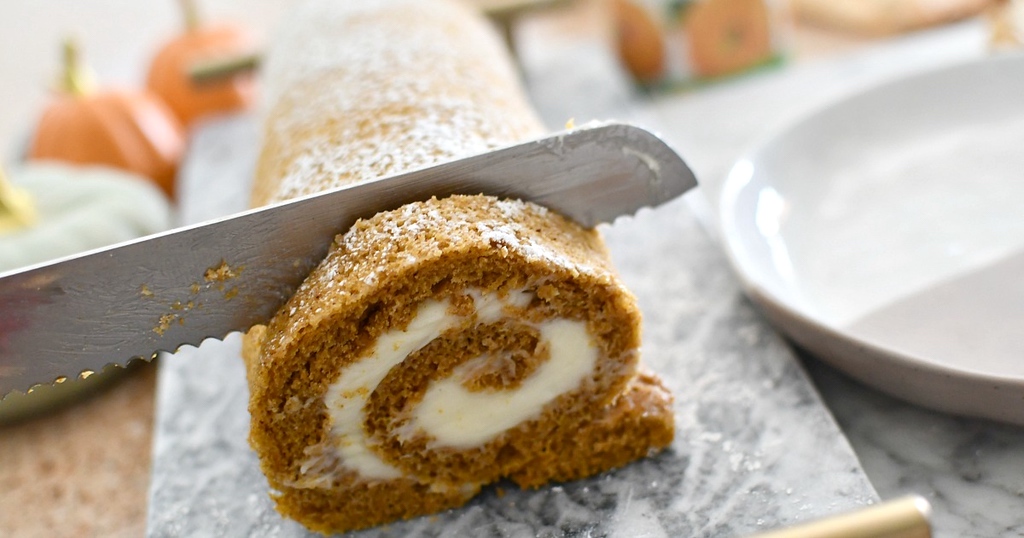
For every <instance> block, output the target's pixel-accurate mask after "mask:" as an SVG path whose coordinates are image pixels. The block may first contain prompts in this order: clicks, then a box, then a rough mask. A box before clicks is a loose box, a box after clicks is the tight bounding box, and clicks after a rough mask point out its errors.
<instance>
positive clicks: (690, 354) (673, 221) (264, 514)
mask: <svg viewBox="0 0 1024 538" xmlns="http://www.w3.org/2000/svg"><path fill="white" fill-rule="evenodd" d="M257 143H258V142H257V135H256V129H255V127H254V122H253V121H252V119H251V118H249V117H245V116H241V117H235V118H227V119H221V120H217V121H214V122H211V123H208V124H207V125H205V126H203V127H202V128H201V129H200V130H199V131H198V132H196V133H195V134H194V136H193V144H192V148H191V151H190V153H189V156H188V159H187V162H186V163H185V166H184V168H183V170H182V175H181V181H182V186H181V189H182V191H181V192H182V207H183V210H184V215H183V218H184V219H185V220H186V221H188V222H196V221H200V220H204V219H208V218H212V217H215V216H218V215H223V214H228V213H231V212H233V211H237V210H241V209H243V208H244V207H245V205H246V200H247V191H248V182H249V178H250V177H251V174H252V168H253V163H254V160H255V154H256V146H257ZM604 233H605V236H606V238H607V240H608V244H609V246H610V248H611V251H612V254H613V257H614V259H615V262H616V265H617V267H618V268H619V269H620V272H621V273H622V276H623V278H624V279H625V281H626V283H627V284H628V285H629V286H630V288H631V289H632V290H633V291H634V293H635V294H636V295H637V297H638V299H639V302H640V305H641V308H642V310H643V312H644V344H643V345H644V350H643V353H644V360H645V362H646V363H647V364H648V365H649V366H650V367H651V368H652V369H654V370H655V371H657V372H659V373H660V374H661V375H662V376H663V377H664V378H665V379H666V381H667V383H668V385H669V387H670V388H671V389H672V391H673V392H674V394H675V396H676V404H675V410H676V428H677V433H676V440H675V442H674V443H673V445H672V446H671V447H670V448H669V449H668V450H666V451H665V452H663V453H662V454H660V455H658V456H656V457H653V458H649V459H646V460H643V461H639V462H636V463H634V464H632V465H629V466H627V467H625V468H622V469H618V470H615V471H612V472H609V473H605V474H602V475H600V476H597V477H593V478H591V479H587V480H580V481H577V482H571V483H563V484H556V485H551V486H549V487H545V488H541V489H538V490H530V491H522V490H519V489H517V488H516V487H515V486H512V485H508V484H501V485H499V487H497V488H491V489H487V490H485V491H484V492H483V493H482V494H481V495H480V496H479V497H477V498H476V499H474V500H472V501H471V502H470V503H469V504H467V505H466V506H465V507H463V508H460V509H456V510H451V511H448V512H444V513H441V514H438V515H436V516H430V517H424V518H419V519H415V520H411V521H407V522H401V523H396V524H392V525H389V526H386V527H382V528H379V529H372V530H369V531H364V532H362V533H357V534H356V535H357V536H367V537H369V536H651V537H660V536H743V535H746V534H750V533H754V532H757V531H763V530H767V529H770V528H775V527H779V526H785V525H791V524H794V523H797V522H801V521H806V520H809V519H813V518H815V517H819V516H824V515H828V514H833V513H836V512H840V511H844V510H850V509H854V508H857V507H860V506H863V505H866V504H870V503H872V502H874V501H875V500H877V495H876V493H875V491H874V489H873V488H872V486H871V484H870V483H869V482H868V480H867V478H866V477H865V475H864V473H863V471H862V469H861V467H860V465H859V463H858V462H857V459H856V457H855V455H854V454H853V452H852V451H851V449H850V446H849V445H848V443H847V441H846V439H845V438H844V437H843V435H842V433H841V432H840V431H839V429H838V427H837V426H836V424H835V422H834V421H833V419H832V417H831V415H830V414H829V412H828V411H827V409H826V408H825V407H824V405H823V404H822V402H821V399H820V398H819V396H818V394H817V393H816V392H815V390H814V388H813V386H812V385H811V383H810V381H809V380H808V378H807V376H806V374H805V372H804V371H803V370H802V368H801V366H800V364H799V362H798V361H797V360H796V359H795V358H794V356H793V354H792V352H791V351H790V350H789V349H788V348H787V347H786V345H785V344H784V343H783V342H782V340H781V339H780V338H779V337H778V336H777V335H776V333H775V332H773V331H772V330H771V328H770V327H769V326H768V325H767V324H766V322H765V321H763V320H762V319H761V318H760V317H759V316H758V315H757V314H756V313H755V311H754V310H753V309H752V307H751V305H750V304H749V303H748V302H747V301H746V300H745V299H744V298H743V296H742V294H741V292H740V290H739V288H738V285H737V283H736V281H735V279H734V277H733V276H732V273H731V272H730V270H729V268H728V266H727V263H726V260H725V259H724V257H723V255H722V254H721V252H720V251H719V249H718V247H717V246H716V245H715V243H714V242H713V240H712V239H711V238H709V237H708V236H707V235H706V232H705V231H704V229H703V228H702V227H701V225H700V224H699V223H698V221H697V219H696V217H695V216H694V215H693V212H692V211H691V208H690V204H689V203H688V201H687V200H686V199H681V200H677V201H675V202H673V203H670V204H668V205H666V206H663V207H661V208H658V209H656V210H643V211H641V212H640V213H639V214H638V215H636V216H635V217H627V218H621V219H619V220H618V221H617V222H616V223H615V224H614V225H611V226H608V227H606V228H605V229H604ZM161 361H162V363H161V365H160V374H159V385H158V400H157V422H156V439H155V443H154V457H153V475H152V483H151V488H150V507H149V517H148V522H147V535H148V536H154V537H157V536H159V537H164V536H306V535H307V534H308V533H307V532H306V531H305V530H304V529H303V528H302V527H300V526H299V525H297V524H295V523H293V522H291V521H288V520H284V519H282V518H281V517H280V516H278V515H277V513H276V512H275V511H274V509H273V506H272V502H271V501H270V499H269V497H268V495H267V493H268V488H267V484H266V481H265V479H264V478H263V476H262V474H261V473H260V471H259V469H258V464H257V461H256V457H255V455H254V454H253V453H252V452H251V451H250V449H249V447H248V445H247V442H246V436H247V433H248V420H249V419H248V414H247V411H246V403H247V398H248V395H247V389H246V386H245V381H244V372H243V366H242V362H241V359H240V357H239V338H238V337H237V335H234V336H232V337H229V338H228V339H227V340H226V341H224V342H219V341H212V340H211V341H207V342H206V343H204V344H203V345H202V346H200V347H199V348H186V349H183V350H181V351H179V352H178V353H177V354H176V355H174V356H165V357H163V358H162V359H161Z"/></svg>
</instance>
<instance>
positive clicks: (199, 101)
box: [146, 0, 256, 127]
mask: <svg viewBox="0 0 1024 538" xmlns="http://www.w3.org/2000/svg"><path fill="white" fill-rule="evenodd" d="M181 1H182V9H183V11H184V12H185V26H186V29H185V33H183V34H181V35H179V36H177V37H175V38H174V39H171V40H170V41H168V42H167V43H165V44H164V45H163V46H162V47H161V48H160V49H159V51H158V52H157V54H156V56H155V57H154V58H153V61H152V62H151V64H150V67H149V74H148V75H147V77H146V86H147V87H149V89H150V90H152V91H153V92H155V93H156V94H158V95H160V96H161V97H162V98H163V99H164V101H166V102H167V104H168V106H170V107H171V110H173V111H174V114H175V115H176V116H177V117H178V120H179V121H180V122H181V123H182V125H185V126H186V127H187V126H189V125H191V124H192V123H193V122H194V121H195V120H196V119H198V118H200V117H203V116H206V115H210V114H216V113H222V112H229V111H233V110H240V109H243V108H246V107H248V106H249V105H251V104H252V102H253V100H254V99H255V95H256V92H255V88H256V80H255V77H254V76H253V75H252V73H251V72H241V73H235V74H232V75H231V76H227V77H221V78H218V79H216V80H210V81H203V82H197V81H195V80H193V79H192V77H191V76H190V70H191V68H192V67H194V66H195V65H196V64H197V63H200V62H206V61H213V60H218V59H224V58H232V57H237V56H240V55H243V54H246V53H248V52H251V51H252V49H253V43H252V39H251V37H250V36H249V34H248V33H247V32H246V31H245V30H244V29H242V28H241V27H239V26H235V25H230V24H222V25H215V26H203V25H200V23H199V20H198V16H197V15H196V11H195V6H194V4H193V3H192V2H191V1H190V0H181Z"/></svg>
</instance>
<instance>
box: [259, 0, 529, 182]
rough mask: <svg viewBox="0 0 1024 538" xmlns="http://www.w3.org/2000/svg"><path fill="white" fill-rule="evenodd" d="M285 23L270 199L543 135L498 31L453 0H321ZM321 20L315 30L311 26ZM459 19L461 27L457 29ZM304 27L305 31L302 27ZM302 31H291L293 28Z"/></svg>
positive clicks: (275, 75)
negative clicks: (385, 0)
mask: <svg viewBox="0 0 1024 538" xmlns="http://www.w3.org/2000/svg"><path fill="white" fill-rule="evenodd" d="M295 17H296V18H297V19H299V20H300V21H301V22H297V23H295V24H289V25H285V30H284V32H285V33H284V34H283V35H281V36H279V40H278V41H279V42H281V43H282V46H280V47H277V48H275V49H273V50H272V51H271V53H270V54H269V56H268V58H267V60H266V65H265V69H264V72H265V74H266V88H265V92H266V102H267V103H271V104H272V106H271V108H269V109H268V110H265V111H264V115H265V116H266V117H267V120H268V121H267V125H268V127H267V130H266V132H265V134H264V136H265V148H266V151H265V153H266V155H265V156H264V157H265V158H264V161H265V162H264V165H263V166H261V169H260V172H259V175H260V177H259V178H258V180H257V182H258V185H257V198H259V191H260V186H259V183H264V184H265V186H264V187H263V191H265V192H264V193H263V197H265V198H266V199H265V200H260V199H257V200H256V201H257V202H269V201H277V200H283V199H287V198H292V197H295V196H300V195H304V194H310V193H314V192H318V191H321V190H324V189H326V188H331V187H335V186H339V185H343V184H347V183H351V182H356V181H364V180H368V179H374V178H377V177H381V176H385V175H391V174H396V173H400V172H404V171H408V170H410V169H413V168H418V167H423V166H427V165H430V164H435V163H438V162H443V161H447V160H452V159H455V158H458V157H463V156H466V155H470V154H475V153H481V152H484V151H488V150H490V149H493V148H495V147H497V146H502V145H507V144H511V143H514V142H516V141H519V140H522V139H525V138H528V137H532V136H535V135H537V134H539V133H540V132H541V126H540V122H539V121H538V120H537V119H536V118H535V117H534V115H533V114H532V112H531V111H530V108H529V107H528V106H527V104H526V101H525V98H524V97H523V95H522V94H521V92H520V90H519V84H518V81H517V80H516V73H515V72H514V71H513V70H512V69H511V62H509V61H495V59H496V58H497V59H501V58H503V57H505V56H507V53H506V52H505V51H504V50H503V45H502V44H501V42H500V41H498V40H497V39H496V36H495V35H494V33H493V31H491V29H490V28H488V27H487V26H486V25H485V24H484V23H483V22H482V21H481V20H480V18H479V17H478V16H476V15H475V14H472V13H469V12H467V11H466V9H465V8H464V7H462V6H459V5H457V4H454V3H448V2H431V3H429V5H425V3H423V2H419V1H416V0H394V1H390V2H381V1H379V0H346V1H344V2H340V1H331V0H318V1H313V2H307V3H305V4H304V5H303V7H302V9H300V10H299V11H298V12H297V13H295ZM310 28H312V31H310ZM453 28H457V29H458V30H457V31H452V29H453ZM300 29H302V30H300ZM300 31H301V32H302V33H301V35H299V34H295V35H291V34H289V33H288V32H292V33H296V32H300Z"/></svg>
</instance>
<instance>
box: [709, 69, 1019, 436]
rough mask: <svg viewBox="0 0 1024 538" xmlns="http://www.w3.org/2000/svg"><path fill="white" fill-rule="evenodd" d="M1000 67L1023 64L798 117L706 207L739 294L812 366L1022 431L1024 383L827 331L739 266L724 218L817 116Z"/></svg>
mask: <svg viewBox="0 0 1024 538" xmlns="http://www.w3.org/2000/svg"><path fill="white" fill-rule="evenodd" d="M1005 63H1014V64H1022V63H1024V53H1021V52H1012V53H1001V54H997V55H990V56H985V57H980V58H972V59H967V60H960V61H956V62H953V63H950V64H947V65H943V66H940V67H932V68H925V69H914V70H910V71H907V72H905V73H903V74H901V75H899V76H895V77H890V78H887V79H886V80H883V81H876V82H874V83H871V84H868V85H864V86H859V87H856V88H853V89H851V90H849V91H847V92H843V93H842V94H840V95H837V96H835V97H834V98H832V99H829V100H828V101H826V102H825V103H823V104H821V105H818V106H815V107H813V108H812V109H810V110H808V111H805V112H803V113H801V114H797V115H795V116H794V117H792V118H790V119H789V120H788V121H784V122H781V123H780V124H778V125H776V126H775V127H774V128H771V129H769V130H768V131H767V132H766V133H765V134H764V135H763V136H761V137H759V138H758V139H757V140H755V141H754V142H753V143H752V144H750V145H749V146H748V147H747V148H746V149H745V150H744V151H743V152H741V154H740V156H739V157H738V158H737V159H735V160H734V161H733V163H732V164H731V165H730V167H729V169H728V171H727V173H726V176H725V178H724V180H722V181H721V182H720V184H719V185H718V186H717V187H718V188H717V192H715V193H714V198H713V199H712V205H713V206H714V208H715V210H716V211H715V223H716V225H717V228H718V232H719V235H720V242H721V244H722V248H723V250H724V251H725V254H726V258H727V259H728V262H729V265H730V266H731V267H732V268H733V272H734V273H735V274H736V275H737V277H738V279H739V281H740V283H741V285H742V288H743V290H744V292H745V294H746V295H747V297H748V298H749V299H750V300H751V301H752V302H753V303H754V304H755V305H756V306H757V307H758V309H759V310H760V311H761V313H762V314H764V315H765V317H766V318H768V320H769V321H770V322H771V323H772V324H773V325H774V326H775V327H776V328H778V329H779V330H780V331H781V332H782V333H784V334H785V335H786V336H787V337H788V339H789V340H790V341H791V342H794V343H795V344H796V345H797V346H798V347H802V348H804V349H805V350H807V351H809V352H810V353H811V355H812V356H813V357H814V358H816V359H819V360H822V361H824V362H826V363H828V364H830V365H831V366H833V367H835V368H837V369H839V370H840V371H842V372H844V373H845V374H847V375H849V376H851V377H853V378H855V379H858V380H860V381H861V382H863V383H865V384H867V385H870V386H872V387H874V388H876V389H879V390H881V391H882V392H885V393H887V394H889V395H891V396H894V397H896V398H899V399H902V400H906V401H910V402H912V403H915V404H918V405H922V406H924V407H928V408H931V409H934V410H937V411H941V412H945V413H952V414H956V415H962V416H971V417H979V418H985V419H991V420H996V421H1000V422H1008V423H1012V424H1016V425H1024V376H1015V375H1005V376H1004V375H997V374H992V373H987V372H979V371H975V370H970V369H966V368H960V367H957V366H954V365H947V364H940V363H937V362H935V361H933V360H930V359H928V358H927V357H922V356H918V355H914V354H910V353H907V352H904V351H901V350H898V349H896V348H894V347H892V346H890V345H887V344H886V343H885V342H880V341H877V340H875V339H869V338H866V337H863V336H857V335H855V334H853V333H851V332H849V331H845V330H843V329H842V328H837V327H834V326H830V325H828V324H827V323H826V322H824V321H823V320H819V319H817V318H816V317H815V316H814V315H813V314H811V313H809V312H806V311H803V310H801V309H800V308H799V307H798V306H796V305H794V304H793V302H792V301H790V300H787V299H784V298H782V297H780V296H778V295H777V294H776V293H774V292H773V291H772V290H771V289H769V287H768V286H766V285H764V284H763V283H762V282H759V281H758V279H757V275H756V274H755V273H756V272H754V271H751V270H749V269H750V268H749V267H748V266H747V265H746V264H745V263H744V262H743V260H742V254H743V253H744V252H745V249H744V248H743V247H742V241H741V240H740V239H738V237H737V235H738V234H737V232H736V231H735V230H734V229H733V224H734V223H735V219H733V218H730V216H731V215H733V214H734V212H733V211H731V210H732V209H733V208H734V207H735V204H736V201H737V198H738V196H739V194H740V193H742V192H744V191H745V190H746V189H748V188H749V185H750V181H751V180H752V179H753V176H751V174H750V173H749V172H748V171H746V170H744V168H745V167H749V165H750V163H756V162H758V160H759V159H761V158H763V157H762V156H763V155H764V154H766V152H768V151H770V150H771V148H772V146H773V144H774V143H775V142H776V141H777V140H779V139H781V138H783V137H785V136H787V135H790V134H792V133H793V132H794V131H797V130H799V129H801V128H803V127H805V126H806V125H807V124H809V123H811V122H813V121H814V120H815V119H817V118H818V117H819V116H820V115H822V114H825V113H828V112H830V111H833V110H834V109H836V108H838V107H843V106H849V103H851V102H853V101H855V100H857V99H862V98H867V97H869V96H871V95H877V94H884V93H886V92H892V91H893V90H894V89H895V88H899V87H904V86H907V85H913V84H920V83H921V81H922V80H927V79H929V78H935V77H948V76H953V75H955V74H956V73H957V72H962V71H964V70H966V69H972V68H979V67H981V66H983V65H996V66H998V65H999V64H1005ZM744 176H747V177H744ZM739 182H742V184H739V185H737V183H739ZM867 364H871V365H874V366H877V367H879V372H878V375H873V374H872V373H870V372H865V371H863V369H862V368H863V367H864V366H865V365H867ZM937 387H939V388H943V387H944V388H945V389H946V390H947V391H948V390H953V391H956V392H957V393H958V394H959V393H961V392H963V393H964V394H963V395H964V396H966V397H965V398H963V399H961V400H959V401H957V399H956V398H951V397H950V395H949V394H947V393H946V392H944V391H943V390H936V388H937ZM1014 404H1015V405H1014Z"/></svg>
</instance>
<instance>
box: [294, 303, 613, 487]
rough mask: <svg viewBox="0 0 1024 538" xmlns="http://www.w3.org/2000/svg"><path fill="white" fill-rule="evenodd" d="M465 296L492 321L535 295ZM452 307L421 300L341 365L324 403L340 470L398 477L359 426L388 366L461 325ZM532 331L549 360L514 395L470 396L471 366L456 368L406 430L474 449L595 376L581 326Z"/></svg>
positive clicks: (559, 323) (551, 323) (551, 325)
mask: <svg viewBox="0 0 1024 538" xmlns="http://www.w3.org/2000/svg"><path fill="white" fill-rule="evenodd" d="M469 295H470V296H471V297H472V298H473V301H474V309H475V311H476V314H477V319H478V321H479V322H480V323H492V322H494V321H498V320H500V319H501V318H502V317H503V315H504V312H505V309H506V307H518V308H523V307H525V306H527V305H528V304H529V302H530V300H531V299H532V297H533V295H532V294H531V293H529V292H525V291H514V292H511V293H509V294H508V295H507V296H506V297H499V296H498V295H497V294H481V293H479V292H476V291H475V290H474V291H471V292H470V293H469ZM450 304H451V303H450V301H448V300H444V301H438V300H434V299H428V300H426V301H424V302H423V303H421V304H420V306H419V307H418V308H417V310H416V313H415V314H414V315H413V318H412V321H410V322H409V325H408V327H406V328H405V329H404V330H392V331H388V332H386V333H384V334H383V335H381V336H380V337H379V338H378V339H377V341H376V343H375V344H374V346H373V348H372V349H371V351H370V353H369V354H368V356H366V357H365V358H363V359H362V360H360V361H358V362H356V363H353V364H351V365H349V366H347V367H346V368H345V369H344V370H343V371H342V372H341V375H339V377H338V380H337V381H335V382H334V383H332V384H331V385H330V386H329V387H328V389H327V394H326V395H325V396H324V401H325V404H326V407H327V411H328V414H329V416H330V421H331V433H330V435H331V438H332V439H333V443H334V447H335V449H336V450H337V455H338V457H339V459H340V461H341V464H342V466H343V467H345V468H347V469H350V470H353V471H356V472H358V473H359V474H360V475H362V476H363V477H365V478H374V479H383V480H389V479H394V478H399V477H401V476H402V472H401V471H400V470H398V469H397V468H395V467H394V466H392V465H390V464H388V463H386V462H385V461H383V460H382V459H381V458H380V457H379V456H378V455H377V454H376V453H375V452H374V451H373V449H372V448H371V445H372V443H371V442H370V439H369V438H368V437H367V435H366V431H365V429H364V427H363V424H364V423H365V419H366V415H365V409H364V408H365V406H366V403H367V400H368V399H369V397H370V394H372V393H373V391H374V390H375V389H376V388H377V385H379V384H380V382H381V381H383V380H384V378H385V377H386V376H387V374H388V372H389V371H391V368H393V367H394V366H396V365H398V364H399V363H401V362H402V361H403V360H405V358H406V357H407V356H409V355H410V354H412V353H415V352H416V351H417V350H419V349H421V348H422V347H424V346H426V345H427V344H429V343H430V342H431V341H433V340H434V339H435V338H438V337H439V336H441V335H442V334H443V333H444V332H445V331H447V330H449V329H451V328H453V327H457V326H458V325H459V324H461V323H462V322H463V321H464V319H465V318H463V317H462V316H456V315H452V314H450V313H449V312H448V309H449V306H450ZM534 326H535V327H536V329H537V330H538V332H539V333H540V345H545V346H547V347H548V349H549V352H550V356H549V358H548V360H547V361H545V362H544V363H543V364H541V365H540V366H538V368H537V369H536V370H535V371H534V372H533V373H532V374H531V375H530V376H529V377H527V378H526V379H524V380H523V381H522V382H521V383H520V385H519V386H518V387H517V388H516V390H487V391H478V392H471V391H469V390H467V389H466V388H465V387H464V386H463V385H462V381H463V377H464V376H465V374H466V373H467V372H468V370H469V369H468V368H462V367H460V368H458V369H456V371H455V372H454V375H453V376H452V377H450V378H448V379H443V380H437V381H434V382H433V383H431V385H430V386H429V387H428V389H427V392H426V394H425V395H424V398H423V400H422V401H421V402H420V404H419V405H418V406H417V407H416V408H415V409H414V410H413V412H412V414H411V415H412V416H411V420H410V425H409V426H411V427H412V430H411V431H423V432H424V433H426V434H427V435H430V436H431V437H433V438H434V439H435V443H436V444H438V445H442V446H449V447H453V448H470V447H475V446H479V445H481V444H483V443H486V442H487V441H489V440H491V439H493V438H494V437H496V436H497V435H499V434H501V433H502V432H504V431H506V430H508V429H510V428H512V427H514V426H516V425H517V424H519V423H521V422H523V421H524V420H528V419H530V418H532V417H534V416H537V415H539V414H540V412H541V410H542V409H543V407H544V406H545V405H546V404H547V403H548V402H550V401H552V400H554V399H555V398H556V397H558V395H560V394H563V393H565V392H567V391H569V390H572V389H574V388H576V387H578V386H579V384H580V382H581V381H582V380H583V378H584V377H586V376H587V375H589V374H590V373H591V372H593V370H594V366H595V363H596V361H597V347H596V345H595V343H594V342H593V340H592V338H591V337H590V334H589V332H588V331H587V328H586V324H585V323H584V322H581V321H574V320H567V319H552V320H548V321H544V322H541V323H537V324H534ZM474 360H476V359H474ZM468 362H469V363H471V362H473V361H468ZM464 366H465V365H464ZM403 429H405V428H403ZM303 467H307V466H303Z"/></svg>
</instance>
